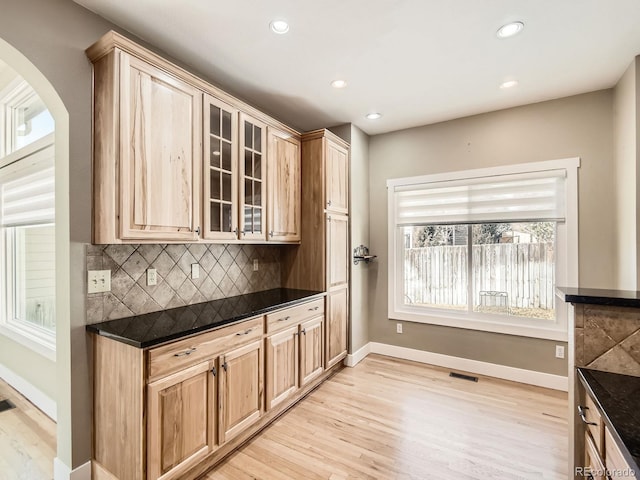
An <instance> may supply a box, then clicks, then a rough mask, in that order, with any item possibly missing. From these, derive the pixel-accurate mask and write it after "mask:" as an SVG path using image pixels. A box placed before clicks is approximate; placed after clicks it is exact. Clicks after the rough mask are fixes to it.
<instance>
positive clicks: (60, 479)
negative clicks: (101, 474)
mask: <svg viewBox="0 0 640 480" xmlns="http://www.w3.org/2000/svg"><path fill="white" fill-rule="evenodd" d="M53 480H91V462H87V463H83V464H82V465H80V466H79V467H78V468H74V469H73V470H71V469H70V468H69V467H67V465H66V464H65V463H64V462H63V461H62V460H60V459H59V458H58V457H56V458H54V459H53Z"/></svg>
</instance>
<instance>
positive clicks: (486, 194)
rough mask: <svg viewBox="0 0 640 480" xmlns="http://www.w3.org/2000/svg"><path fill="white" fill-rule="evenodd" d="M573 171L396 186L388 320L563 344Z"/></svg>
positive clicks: (479, 175)
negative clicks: (561, 291)
mask: <svg viewBox="0 0 640 480" xmlns="http://www.w3.org/2000/svg"><path fill="white" fill-rule="evenodd" d="M527 167H528V168H531V167H533V169H532V170H530V171H526V170H525V169H526V168H527ZM576 167H577V161H575V160H574V161H555V162H542V163H539V164H533V165H529V166H527V165H522V166H514V167H511V169H504V168H501V169H483V170H475V171H470V172H457V173H455V174H452V175H450V176H447V175H435V176H427V177H418V178H408V179H399V180H390V181H389V182H388V187H389V209H390V210H389V213H390V215H389V216H390V224H389V229H390V236H389V248H390V251H389V258H390V260H391V262H390V269H389V281H390V282H389V283H390V292H389V318H392V319H400V320H410V321H416V322H423V323H434V324H439V325H448V326H454V327H462V328H470V329H475V330H486V331H495V332H501V333H511V334H517V335H525V336H532V337H539V338H551V339H556V340H565V339H566V328H567V327H566V317H567V313H566V307H565V306H564V304H561V302H556V299H555V286H556V284H562V285H569V284H570V283H574V284H575V281H576V280H577V279H576V276H577V271H576V270H577V268H576V267H575V266H576V265H577V257H576V252H577V248H575V245H573V250H571V249H569V248H568V246H569V243H571V242H568V241H567V239H568V232H575V231H576V227H575V222H576V221H577V219H576V218H575V216H576V213H575V204H576V200H575V196H576V195H575V194H576V192H577V186H576V170H577V168H576ZM510 170H511V171H510ZM570 265H571V266H572V267H573V268H569V266H570ZM569 270H571V271H569ZM558 303H560V304H558Z"/></svg>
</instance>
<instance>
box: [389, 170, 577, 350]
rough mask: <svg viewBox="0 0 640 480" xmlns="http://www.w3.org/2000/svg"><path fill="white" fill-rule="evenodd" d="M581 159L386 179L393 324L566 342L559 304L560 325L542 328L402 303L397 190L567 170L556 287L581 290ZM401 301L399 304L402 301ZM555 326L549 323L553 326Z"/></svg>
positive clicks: (537, 324)
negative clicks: (579, 209)
mask: <svg viewBox="0 0 640 480" xmlns="http://www.w3.org/2000/svg"><path fill="white" fill-rule="evenodd" d="M579 167H580V158H579V157H575V158H566V159H560V160H549V161H544V162H532V163H523V164H517V165H508V166H503V167H490V168H480V169H474V170H465V171H458V172H450V173H440V174H434V175H422V176H417V177H405V178H397V179H390V180H387V196H388V226H387V230H388V249H389V251H388V254H389V269H388V275H389V278H388V280H389V292H388V295H389V297H388V317H389V320H405V321H410V322H417V323H428V324H432V325H443V326H447V327H455V328H464V329H469V330H480V331H485V332H495V333H503V334H508V335H518V336H523V337H533V338H542V339H549V340H557V341H565V342H566V341H568V332H567V329H568V317H569V312H568V308H569V307H568V305H567V304H565V303H564V302H561V301H559V300H558V301H557V302H556V321H555V322H553V324H552V325H548V326H544V325H541V324H540V322H541V321H540V320H533V319H531V320H529V319H521V318H518V317H509V316H506V315H505V316H501V315H490V314H479V313H477V312H459V313H458V312H450V311H443V310H441V309H436V308H433V309H429V308H425V307H412V306H408V305H404V303H403V302H401V301H400V300H401V299H402V292H403V285H402V282H403V278H402V268H401V265H402V262H401V261H400V259H399V258H398V257H399V255H400V248H399V247H400V245H403V238H402V235H401V234H400V232H399V231H398V229H397V228H396V225H395V218H394V217H395V214H394V212H395V204H394V201H395V196H394V187H396V186H410V185H416V184H423V183H431V182H442V181H451V180H464V179H471V178H478V177H492V176H499V175H508V174H514V173H528V172H540V171H546V170H558V169H565V170H566V172H567V178H566V192H565V195H566V219H565V222H564V223H559V224H558V227H557V233H556V246H557V250H556V284H557V285H559V286H565V287H577V286H578V168H579ZM399 299H400V300H399ZM550 323H551V322H550Z"/></svg>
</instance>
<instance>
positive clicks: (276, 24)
mask: <svg viewBox="0 0 640 480" xmlns="http://www.w3.org/2000/svg"><path fill="white" fill-rule="evenodd" d="M269 26H270V27H271V30H272V31H273V32H274V33H277V34H279V35H283V34H285V33H287V32H288V31H289V24H288V23H287V22H285V21H284V20H273V21H272V22H271V23H270V24H269Z"/></svg>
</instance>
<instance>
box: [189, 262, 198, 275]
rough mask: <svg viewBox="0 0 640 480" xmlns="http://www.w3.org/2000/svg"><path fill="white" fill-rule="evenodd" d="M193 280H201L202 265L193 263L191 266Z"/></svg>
mask: <svg viewBox="0 0 640 480" xmlns="http://www.w3.org/2000/svg"><path fill="white" fill-rule="evenodd" d="M191 278H200V264H199V263H192V264H191Z"/></svg>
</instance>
